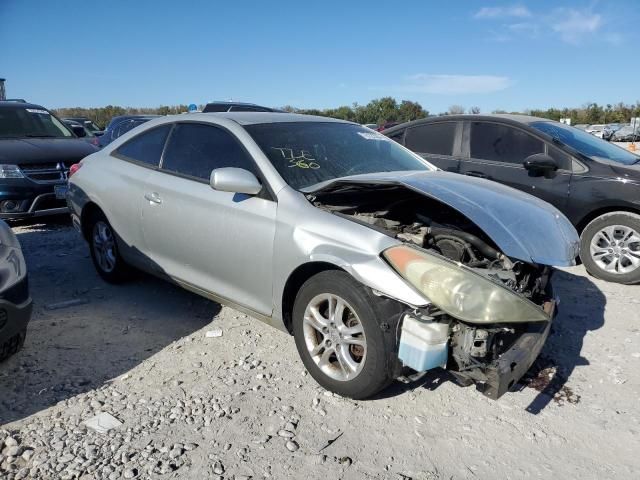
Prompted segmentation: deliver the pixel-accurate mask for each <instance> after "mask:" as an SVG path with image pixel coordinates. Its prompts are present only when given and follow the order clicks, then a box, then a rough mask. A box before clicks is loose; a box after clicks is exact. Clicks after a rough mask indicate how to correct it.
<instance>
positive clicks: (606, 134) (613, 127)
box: [602, 123, 622, 142]
mask: <svg viewBox="0 0 640 480" xmlns="http://www.w3.org/2000/svg"><path fill="white" fill-rule="evenodd" d="M620 128H622V125H620V124H619V123H609V124H608V125H605V127H604V130H602V139H603V140H606V141H607V142H610V141H611V138H612V137H613V134H614V133H615V132H617V131H618V130H620Z"/></svg>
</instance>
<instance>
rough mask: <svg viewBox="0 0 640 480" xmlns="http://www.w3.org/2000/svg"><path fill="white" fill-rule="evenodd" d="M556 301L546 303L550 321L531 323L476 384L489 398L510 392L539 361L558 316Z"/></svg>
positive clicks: (495, 397) (485, 370) (488, 367)
mask: <svg viewBox="0 0 640 480" xmlns="http://www.w3.org/2000/svg"><path fill="white" fill-rule="evenodd" d="M556 307H557V301H555V300H551V301H549V302H547V303H545V307H544V308H545V311H546V312H547V313H548V314H549V316H550V317H551V320H550V321H548V322H537V323H531V324H530V325H529V328H528V330H527V331H526V332H524V333H523V334H522V335H521V336H520V337H519V338H518V340H516V342H515V343H514V344H513V345H512V346H511V348H509V350H507V351H506V352H504V353H503V354H502V355H500V358H499V359H498V360H496V361H495V362H493V363H492V364H491V365H489V366H487V367H486V368H485V369H484V375H485V379H484V380H483V381H480V382H478V383H477V387H478V390H480V391H481V392H482V393H483V394H484V395H486V396H487V397H489V398H491V399H493V400H497V399H498V398H500V397H501V396H502V395H504V394H505V393H507V392H508V391H509V390H510V389H511V388H512V387H513V386H514V385H515V384H516V383H517V382H518V381H519V380H520V379H521V378H522V376H523V375H524V374H525V373H527V370H529V368H530V367H531V365H532V364H533V362H534V361H535V360H536V358H538V355H539V354H540V351H541V350H542V347H543V346H544V344H545V342H546V341H547V337H549V333H550V331H551V324H552V322H553V319H554V318H555V316H556V314H557V308H556Z"/></svg>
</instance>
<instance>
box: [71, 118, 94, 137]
mask: <svg viewBox="0 0 640 480" xmlns="http://www.w3.org/2000/svg"><path fill="white" fill-rule="evenodd" d="M62 120H70V121H72V122H77V123H79V124H81V125H82V126H84V127H85V128H86V129H87V130H88V131H90V132H91V134H92V136H94V137H99V136H100V135H102V134H103V133H104V130H102V129H100V127H98V126H97V125H96V124H95V123H93V121H92V120H91V119H89V118H87V117H65V118H63V119H62Z"/></svg>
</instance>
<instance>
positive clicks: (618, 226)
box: [580, 212, 640, 284]
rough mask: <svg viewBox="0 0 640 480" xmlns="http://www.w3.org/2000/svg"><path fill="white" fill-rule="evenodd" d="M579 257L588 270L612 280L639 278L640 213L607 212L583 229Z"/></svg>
mask: <svg viewBox="0 0 640 480" xmlns="http://www.w3.org/2000/svg"><path fill="white" fill-rule="evenodd" d="M580 251H581V254H580V257H581V259H582V263H583V264H584V266H585V268H586V269H587V271H588V272H589V273H590V274H591V275H593V276H594V277H597V278H601V279H602V280H607V281H609V282H616V283H624V284H633V283H639V282H640V215H637V214H635V213H629V212H612V213H606V214H604V215H602V216H600V217H598V218H596V219H595V220H593V221H592V222H591V223H589V224H588V225H587V226H586V228H585V229H584V230H583V232H582V235H581V236H580Z"/></svg>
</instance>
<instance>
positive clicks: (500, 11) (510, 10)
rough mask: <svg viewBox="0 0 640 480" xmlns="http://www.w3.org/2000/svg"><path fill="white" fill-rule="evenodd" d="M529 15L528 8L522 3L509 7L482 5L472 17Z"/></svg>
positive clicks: (522, 16) (520, 16) (521, 16)
mask: <svg viewBox="0 0 640 480" xmlns="http://www.w3.org/2000/svg"><path fill="white" fill-rule="evenodd" d="M530 16H531V12H530V11H529V9H528V8H527V7H525V6H523V5H513V6H511V7H482V8H481V9H480V10H478V11H477V12H476V13H475V14H474V15H473V17H474V18H480V19H482V18H507V17H517V18H527V17H530Z"/></svg>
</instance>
